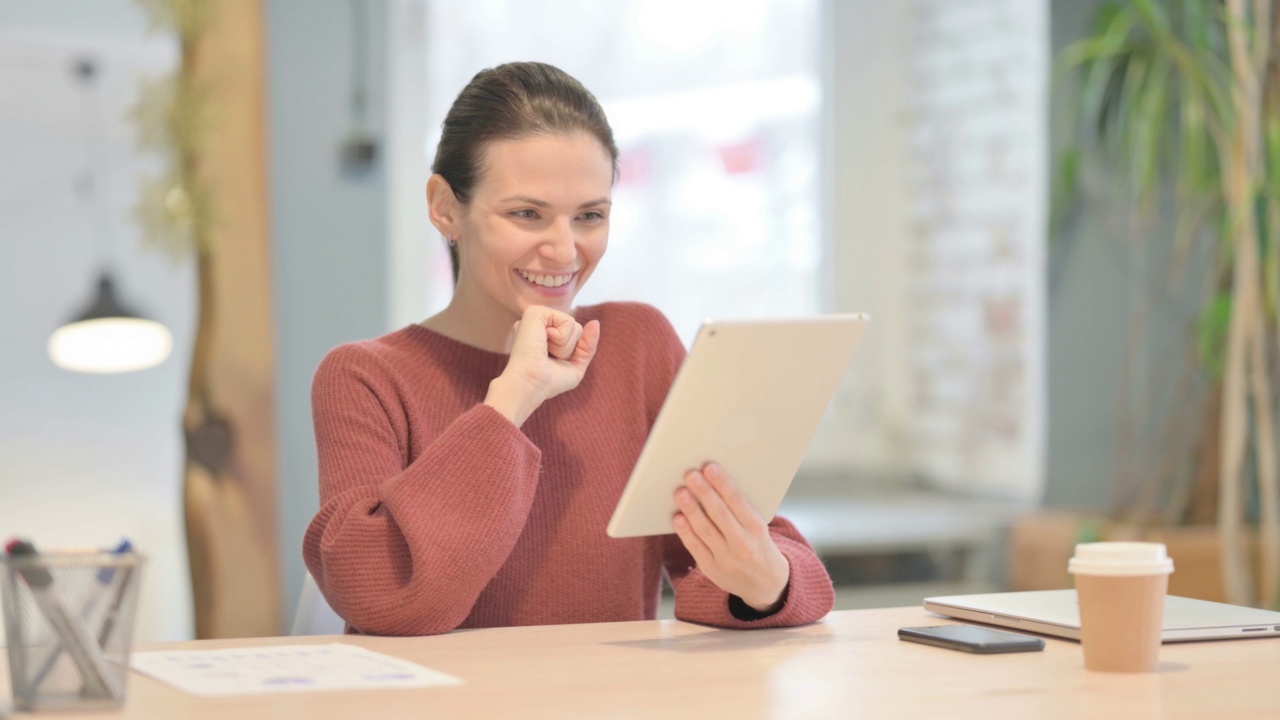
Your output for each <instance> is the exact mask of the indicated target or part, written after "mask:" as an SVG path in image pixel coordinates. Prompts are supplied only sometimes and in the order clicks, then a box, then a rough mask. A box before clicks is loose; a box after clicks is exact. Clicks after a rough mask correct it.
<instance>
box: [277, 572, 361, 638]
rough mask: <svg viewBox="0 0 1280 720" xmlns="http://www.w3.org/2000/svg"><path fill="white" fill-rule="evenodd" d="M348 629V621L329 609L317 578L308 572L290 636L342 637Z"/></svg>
mask: <svg viewBox="0 0 1280 720" xmlns="http://www.w3.org/2000/svg"><path fill="white" fill-rule="evenodd" d="M346 629H347V623H346V621H345V620H343V619H342V618H341V617H339V616H338V613H336V612H334V611H333V608H331V607H329V603H328V601H327V600H325V599H324V595H321V594H320V587H319V586H318V585H316V581H315V578H313V577H311V573H309V572H308V573H307V576H306V578H304V579H303V581H302V594H301V595H299V596H298V610H297V612H295V613H294V614H293V627H292V628H290V630H289V634H290V635H341V634H343V633H344V632H346Z"/></svg>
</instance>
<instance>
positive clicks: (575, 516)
mask: <svg viewBox="0 0 1280 720" xmlns="http://www.w3.org/2000/svg"><path fill="white" fill-rule="evenodd" d="M617 156H618V151H617V148H616V146H615V145H614V141H613V134H612V130H611V129H610V128H609V125H608V123H607V121H606V120H605V116H604V113H603V111H602V110H601V109H600V107H599V105H598V103H597V102H596V100H595V98H594V97H593V96H592V95H591V94H590V93H589V92H588V91H587V90H586V89H585V88H583V87H582V85H580V84H579V83H578V82H577V81H576V80H574V79H573V78H571V77H569V76H568V75H566V74H565V73H563V72H562V71H560V70H558V69H556V68H554V67H551V66H549V65H544V64H540V63H512V64H508V65H502V66H500V67H496V68H493V69H490V70H485V71H483V72H481V73H479V74H478V75H476V77H475V78H474V79H473V80H472V81H471V83H470V84H469V85H467V87H466V88H465V89H464V90H463V91H462V93H461V94H460V95H459V96H458V98H457V100H456V101H455V102H454V104H453V107H452V108H451V109H450V111H449V114H448V116H447V117H446V118H445V121H444V132H443V134H442V136H441V139H440V145H439V148H438V151H437V154H436V160H435V164H434V166H433V168H432V171H433V173H434V174H433V175H432V176H431V179H430V180H429V182H428V183H427V201H428V204H429V208H430V216H431V222H432V224H433V225H435V227H436V228H437V229H438V230H439V231H440V232H441V234H442V235H443V236H444V237H445V238H446V239H447V242H448V244H449V251H450V256H451V258H452V262H453V271H454V279H455V281H456V282H455V290H454V295H453V299H452V301H451V302H450V304H449V306H448V307H447V308H445V309H444V310H443V311H441V312H440V313H439V314H438V315H435V316H433V317H431V318H428V319H427V320H425V321H424V322H422V323H421V324H420V325H412V326H409V327H407V328H404V329H402V330H399V331H396V332H393V333H390V334H388V335H385V336H383V337H381V338H377V339H375V340H369V341H364V342H356V343H350V344H347V345H343V346H341V347H338V348H336V349H334V350H333V351H332V352H330V353H329V355H328V356H327V357H326V358H325V359H324V361H323V362H322V363H321V365H320V368H319V369H318V370H317V372H316V377H315V382H314V387H313V391H312V403H313V413H314V416H315V427H316V443H317V446H318V451H319V458H320V502H321V508H320V511H319V513H317V514H316V517H315V519H314V520H313V521H312V522H311V525H310V527H309V528H308V530H307V533H306V537H305V539H304V544H303V555H304V557H305V559H306V563H307V567H308V568H309V569H310V571H311V574H312V575H313V576H314V577H315V579H316V582H317V583H318V584H319V586H320V589H321V590H322V592H323V593H324V596H325V597H326V598H327V599H328V600H329V603H330V605H332V606H333V608H334V609H335V610H336V611H337V612H338V614H339V615H341V616H342V617H343V618H345V619H346V621H347V623H348V629H349V631H352V632H363V633H374V634H380V635H427V634H434V633H443V632H448V631H450V630H453V629H455V628H464V627H465V628H471V627H492V626H505V625H538V624H557V623H575V622H602V621H621V620H641V619H652V618H653V617H655V615H656V611H657V605H658V600H659V596H660V592H661V585H662V573H663V571H664V570H665V572H666V573H667V575H668V577H669V578H670V580H671V582H672V585H673V587H674V588H675V591H676V617H678V618H680V619H682V620H688V621H692V622H700V623H706V624H710V625H718V626H722V627H742V628H747V627H775V626H783V625H797V624H802V623H807V622H812V621H814V620H817V619H818V618H820V617H822V616H823V615H825V614H826V613H827V612H828V611H830V609H831V607H832V604H833V599H834V595H833V592H832V588H831V580H830V578H829V577H828V576H827V573H826V570H825V569H824V568H823V566H822V563H821V562H820V561H819V560H818V559H817V557H816V556H815V555H814V553H813V550H812V548H811V547H810V546H809V545H808V543H806V542H805V540H804V538H802V537H801V536H800V534H799V533H798V532H797V531H796V529H795V528H794V527H793V526H792V525H791V524H790V523H789V522H787V521H786V520H783V519H781V518H775V519H774V521H773V522H771V523H768V524H766V523H764V522H763V521H762V520H761V518H760V517H759V516H758V515H757V514H756V513H755V511H754V510H752V509H751V507H750V505H748V504H747V503H746V502H745V501H744V500H743V498H742V496H741V494H740V493H739V491H738V488H737V486H736V485H735V483H734V482H733V480H732V478H730V477H729V476H728V475H727V474H726V473H725V472H724V470H723V469H721V468H719V467H718V466H716V465H715V464H709V465H707V466H705V467H702V468H691V469H690V472H689V473H688V474H687V475H686V477H685V478H684V486H683V487H681V488H680V489H679V490H678V491H677V492H676V502H677V504H678V507H679V508H680V512H679V513H677V514H676V515H675V516H674V518H673V519H672V527H673V530H674V533H675V534H674V535H667V536H660V537H647V538H629V539H621V540H619V539H612V538H609V537H607V536H606V535H605V532H604V528H605V525H606V523H607V521H608V519H609V516H610V514H611V513H612V511H613V508H614V505H615V504H616V503H617V500H618V497H619V496H620V495H621V492H622V488H623V486H624V485H625V484H626V480H627V477H628V476H629V474H630V472H631V468H632V466H633V465H634V464H635V461H636V459H637V457H638V456H639V454H640V449H641V447H642V446H643V445H644V442H645V438H646V436H647V435H648V432H649V429H650V427H651V426H652V424H653V421H654V419H655V418H656V417H657V413H658V410H659V408H660V407H661V406H662V402H663V400H664V398H665V397H666V394H667V390H668V389H669V388H670V386H671V382H672V380H673V379H674V376H675V373H676V370H677V369H678V368H679V366H680V363H681V361H682V360H683V358H684V348H683V346H682V345H681V343H680V341H679V339H678V338H677V336H676V334H675V332H674V330H673V329H672V328H671V325H670V323H668V322H667V320H666V318H664V317H663V316H662V314H661V313H659V312H658V311H657V310H655V309H654V308H652V307H649V306H645V305H640V304H635V303H606V304H603V305H597V306H592V307H580V308H577V309H574V307H573V299H574V296H575V295H576V294H577V292H578V290H579V289H581V288H582V286H583V284H585V283H586V281H587V279H588V278H589V277H590V276H591V273H592V271H593V270H594V269H595V266H596V264H597V263H598V262H599V261H600V259H601V257H602V256H603V255H604V251H605V247H606V245H607V244H608V231H609V213H610V204H611V200H610V198H611V195H612V189H613V182H614V179H615V177H616V174H617V171H616V167H617Z"/></svg>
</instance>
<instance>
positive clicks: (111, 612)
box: [31, 538, 133, 688]
mask: <svg viewBox="0 0 1280 720" xmlns="http://www.w3.org/2000/svg"><path fill="white" fill-rule="evenodd" d="M130 552H133V543H131V542H129V540H128V539H127V538H126V539H124V540H121V541H120V544H119V545H117V546H116V549H115V550H112V551H111V554H112V555H125V554H127V553H130ZM116 570H117V568H116V566H114V565H107V566H104V567H102V568H99V569H98V574H97V580H98V584H99V585H101V586H102V591H101V592H94V593H92V594H91V595H90V596H89V599H88V600H87V601H86V602H85V604H84V608H83V609H82V610H81V611H80V617H81V618H82V619H83V620H85V621H86V622H88V620H89V616H90V615H92V614H93V609H94V607H96V606H97V604H98V602H99V601H100V600H101V599H102V597H103V595H104V594H105V592H106V588H107V587H108V586H110V585H111V581H112V580H113V579H115V575H116ZM128 582H129V568H125V569H124V571H123V572H122V573H121V574H120V587H119V588H117V589H116V594H115V599H114V600H113V602H112V605H111V607H110V609H108V611H107V617H106V619H104V620H103V624H102V629H101V630H100V631H99V633H98V645H99V646H101V647H102V648H103V649H104V650H105V649H106V647H107V642H106V638H107V637H108V636H109V635H110V634H111V627H112V626H113V625H114V624H115V622H116V616H117V615H119V612H120V608H119V605H120V601H121V600H122V598H123V595H124V587H125V585H126V584H127V583H128ZM60 657H62V645H61V644H59V645H57V646H55V647H54V649H53V653H52V654H51V655H50V656H49V659H48V660H46V661H45V663H44V665H43V666H41V668H40V670H39V671H38V672H36V674H35V676H34V679H33V680H32V681H31V687H33V688H36V687H40V683H42V682H44V679H45V677H47V676H48V675H49V673H50V672H51V671H52V670H53V667H54V665H55V664H56V663H57V662H58V658H60Z"/></svg>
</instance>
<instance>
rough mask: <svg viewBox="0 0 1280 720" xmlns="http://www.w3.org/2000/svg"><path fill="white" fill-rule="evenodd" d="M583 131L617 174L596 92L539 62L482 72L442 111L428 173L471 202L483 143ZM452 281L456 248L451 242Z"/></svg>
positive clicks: (615, 154) (615, 150) (461, 199)
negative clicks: (439, 178)
mask: <svg viewBox="0 0 1280 720" xmlns="http://www.w3.org/2000/svg"><path fill="white" fill-rule="evenodd" d="M575 132H586V133H589V134H591V135H592V136H593V137H595V139H597V140H599V141H600V144H601V145H602V146H604V149H605V150H607V151H608V153H609V157H610V158H611V159H612V161H613V176H614V178H615V179H616V178H617V177H618V146H617V145H616V144H615V143H614V141H613V129H612V128H610V127H609V121H608V120H607V119H606V118H605V115H604V110H602V109H601V108H600V103H599V102H597V101H596V98H595V96H594V95H592V94H591V92H590V91H589V90H587V89H586V88H585V87H583V86H582V83H580V82H578V81H577V80H575V79H574V78H573V77H572V76H571V75H569V74H568V73H566V72H565V71H563V70H561V69H559V68H557V67H554V66H552V65H547V64H546V63H540V62H514V63H507V64H505V65H499V66H497V67H493V68H489V69H487V70H481V71H480V72H478V73H476V76H475V77H473V78H471V82H469V83H467V86H466V87H465V88H463V89H462V92H461V93H459V94H458V98H457V99H456V100H454V101H453V106H452V107H450V108H449V114H447V115H445V118H444V123H443V124H442V132H441V134H440V144H439V145H438V146H437V147H436V159H435V162H433V163H432V164H431V172H433V173H436V174H439V175H441V176H442V177H444V179H445V180H446V181H447V182H448V183H449V186H450V187H452V188H453V194H454V196H455V197H457V198H458V201H459V202H461V203H462V204H464V205H465V204H466V203H469V202H471V197H472V192H473V191H474V190H475V186H476V183H477V182H478V181H479V178H480V172H481V167H480V163H481V161H482V160H483V153H484V150H485V146H486V145H487V144H488V143H490V142H493V141H494V140H511V139H515V138H522V137H529V136H533V135H551V134H569V133H575ZM449 259H450V261H451V262H452V263H453V280H454V282H457V280H458V249H457V248H456V247H454V246H452V245H450V246H449Z"/></svg>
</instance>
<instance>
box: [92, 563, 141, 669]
mask: <svg viewBox="0 0 1280 720" xmlns="http://www.w3.org/2000/svg"><path fill="white" fill-rule="evenodd" d="M115 552H116V554H117V555H124V554H127V553H131V552H133V543H130V542H129V541H128V540H127V539H126V540H122V541H121V542H120V546H119V547H117V548H116V550H115ZM104 569H105V568H104ZM98 579H99V580H101V579H102V576H101V573H99V576H98ZM131 580H133V567H131V566H126V567H125V568H124V569H123V570H121V571H120V583H119V584H117V585H116V593H115V596H113V597H112V598H111V607H109V608H107V617H106V618H105V619H103V621H102V629H101V630H99V631H98V646H99V647H101V648H102V649H104V650H105V649H106V648H107V643H108V642H109V641H110V640H111V631H112V630H114V629H115V627H116V623H117V622H118V621H119V620H120V607H121V605H123V604H124V595H125V593H126V592H128V591H129V582H130V581H131Z"/></svg>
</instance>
